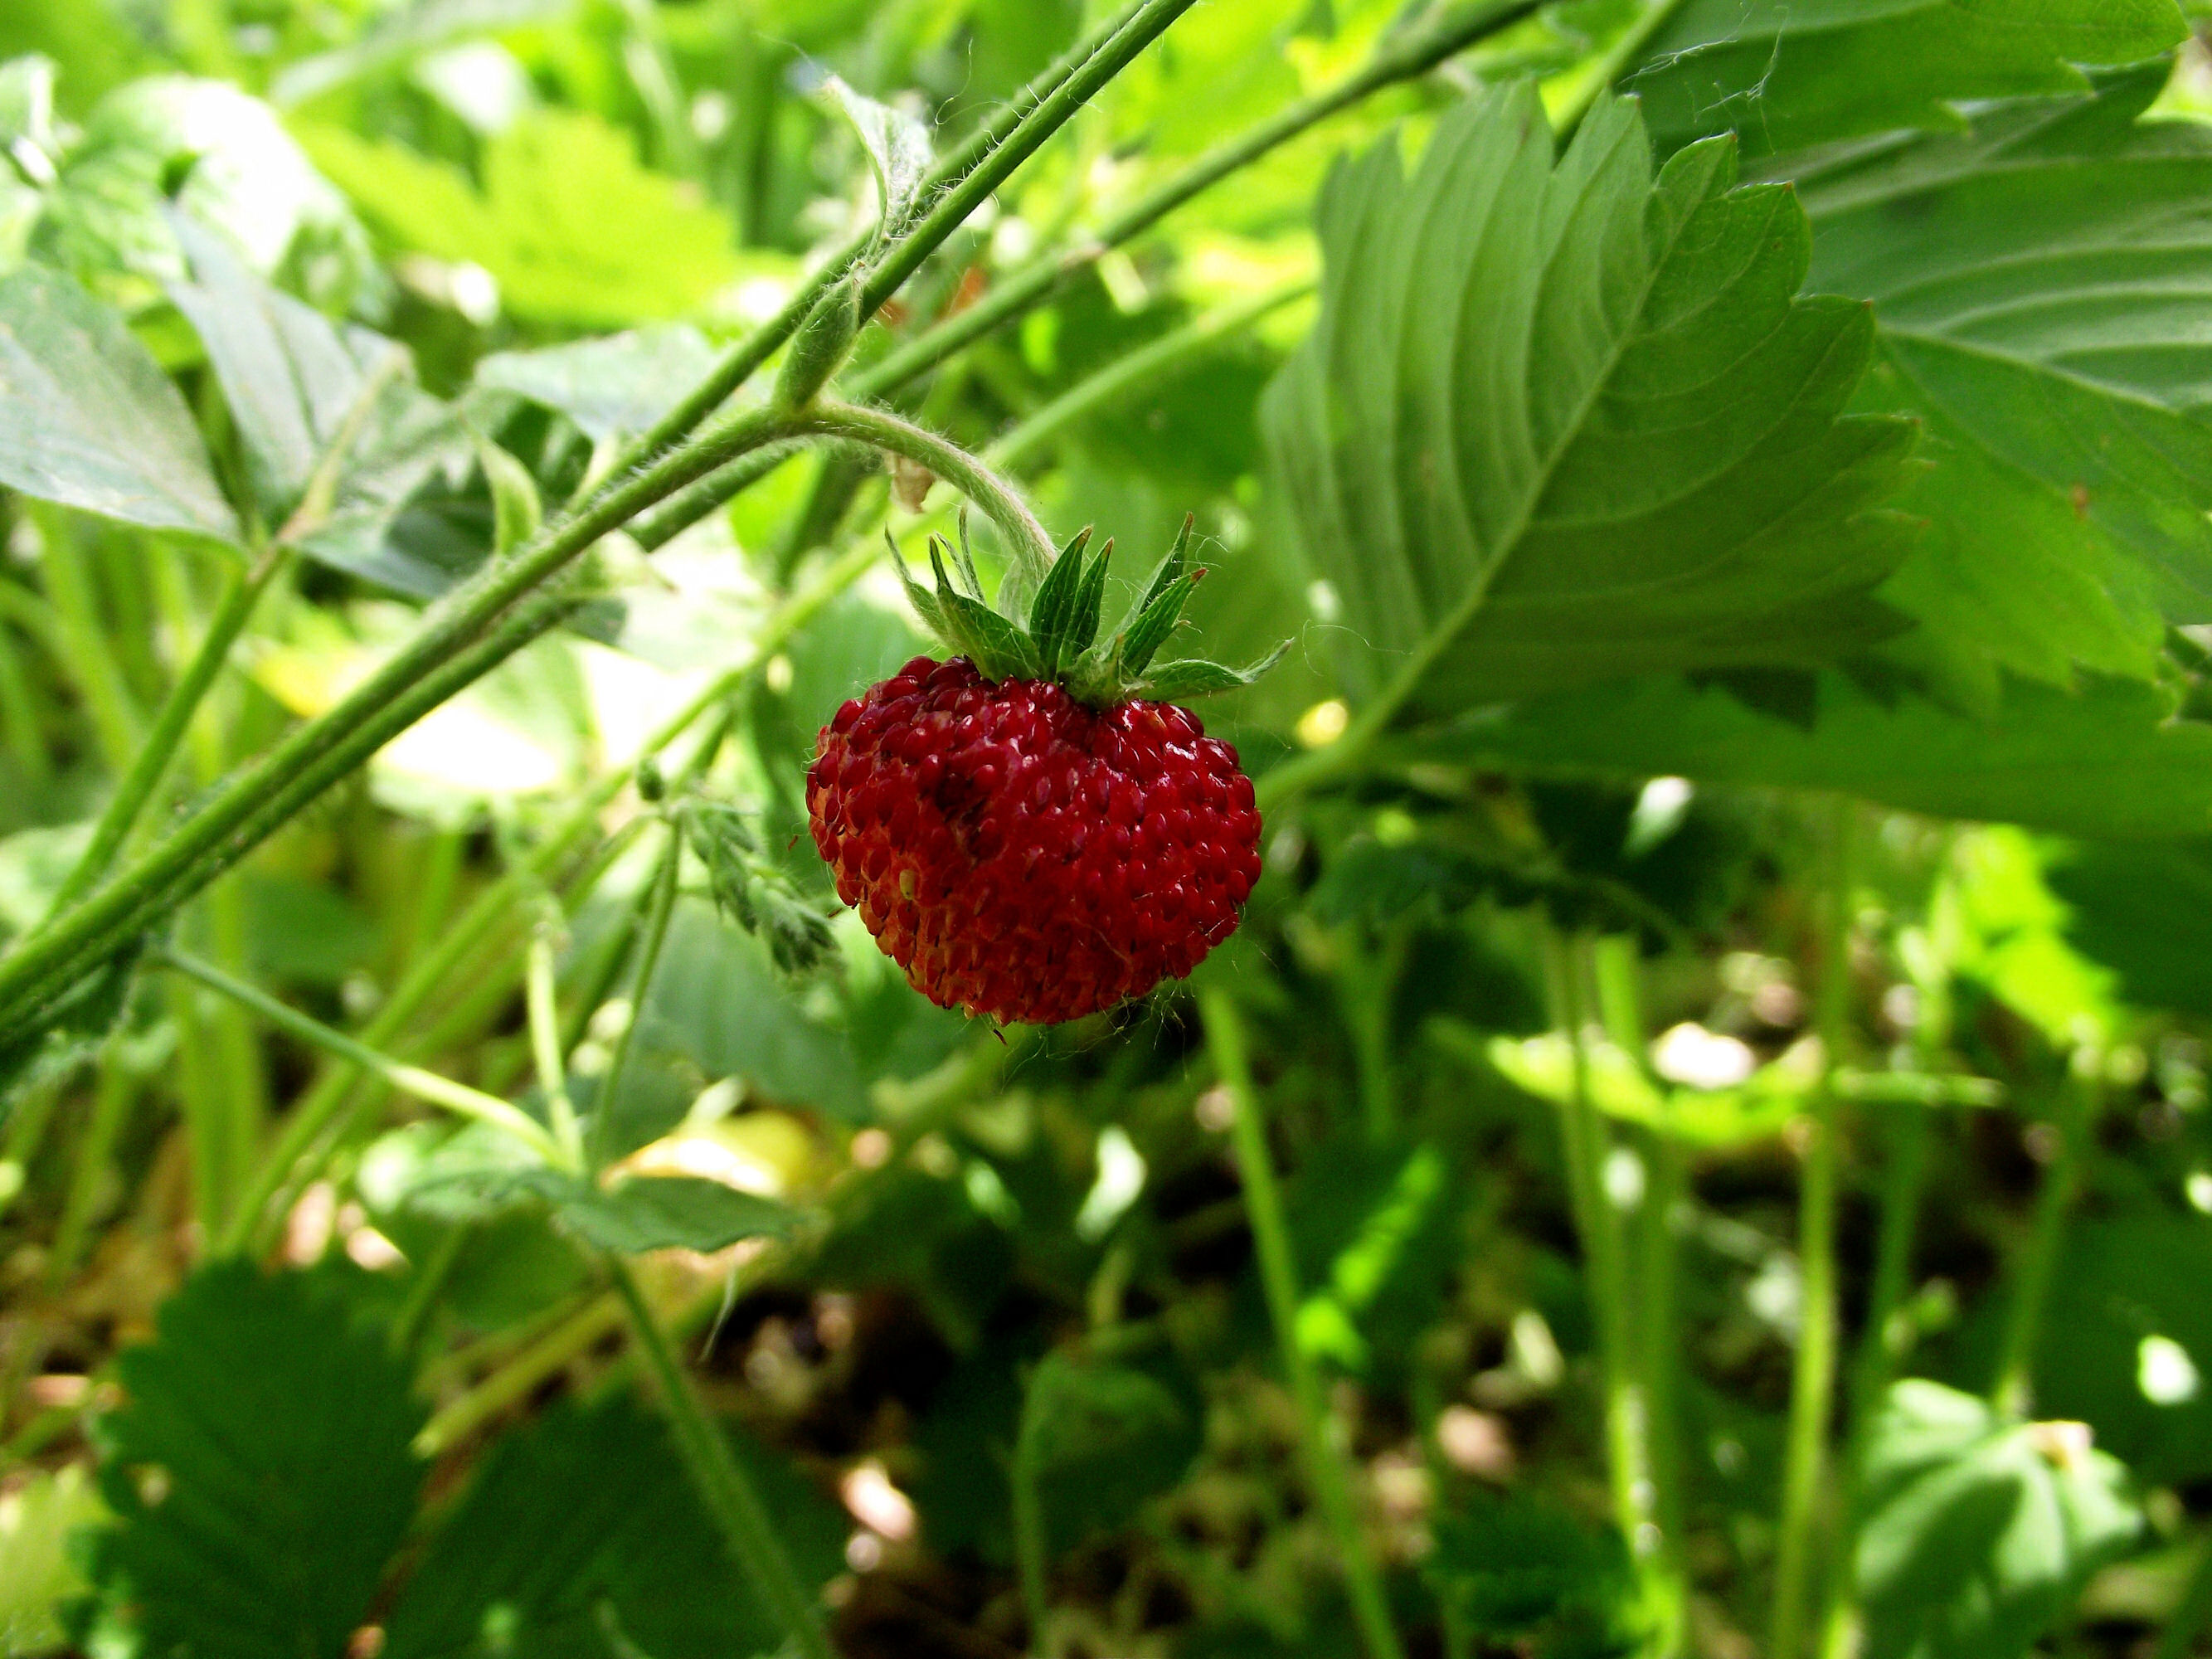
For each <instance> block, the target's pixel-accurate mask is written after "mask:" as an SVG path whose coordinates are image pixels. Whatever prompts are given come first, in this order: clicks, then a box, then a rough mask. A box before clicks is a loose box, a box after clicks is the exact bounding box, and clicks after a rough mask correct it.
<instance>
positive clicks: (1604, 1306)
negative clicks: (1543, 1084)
mask: <svg viewBox="0 0 2212 1659" xmlns="http://www.w3.org/2000/svg"><path fill="white" fill-rule="evenodd" d="M1536 926H1537V928H1538V931H1539V935H1540V939H1541V944H1542V946H1543V955H1544V981H1545V988H1546V993H1547V999H1548V1000H1549V1001H1550V1003H1551V1017H1552V1023H1553V1024H1554V1025H1556V1026H1558V1027H1559V1030H1561V1031H1562V1032H1563V1033H1564V1034H1565V1037H1566V1040H1567V1045H1568V1053H1569V1054H1570V1055H1571V1059H1572V1065H1573V1079H1574V1086H1573V1089H1572V1091H1571V1093H1570V1095H1569V1097H1568V1098H1567V1100H1566V1102H1565V1103H1564V1104H1563V1105H1562V1106H1561V1108H1560V1111H1559V1130H1560V1139H1561V1142H1562V1145H1563V1146H1564V1148H1565V1162H1566V1170H1567V1192H1568V1197H1569V1200H1570V1202H1571V1205H1572V1206H1573V1209H1574V1217H1575V1231H1576V1233H1577V1237H1579V1238H1580V1240H1581V1243H1582V1249H1583V1280H1584V1282H1585V1284H1586V1285H1587V1287H1588V1294H1589V1303H1590V1309H1591V1311H1592V1313H1593V1314H1594V1315H1595V1319H1596V1324H1597V1337H1598V1344H1597V1346H1598V1373H1599V1382H1600V1387H1601V1392H1602V1396H1603V1401H1604V1414H1605V1444H1606V1475H1607V1486H1608V1487H1609V1488H1610V1490H1611V1492H1612V1494H1613V1519H1614V1522H1615V1524H1617V1525H1618V1526H1619V1527H1620V1535H1621V1541H1622V1542H1624V1543H1625V1544H1626V1545H1627V1547H1628V1550H1629V1553H1630V1556H1631V1557H1632V1559H1634V1560H1635V1561H1636V1563H1637V1564H1638V1577H1641V1578H1644V1579H1645V1580H1647V1581H1648V1580H1649V1578H1650V1567H1649V1563H1650V1559H1651V1557H1652V1556H1653V1554H1654V1553H1655V1546H1656V1543H1657V1542H1658V1541H1659V1540H1658V1530H1659V1529H1658V1527H1657V1525H1656V1522H1654V1520H1653V1518H1652V1510H1653V1505H1652V1485H1651V1472H1650V1456H1649V1453H1648V1451H1647V1449H1646V1447H1645V1443H1644V1434H1645V1429H1644V1422H1645V1416H1646V1411H1647V1402H1646V1401H1645V1400H1644V1395H1643V1391H1642V1389H1640V1388H1639V1387H1638V1383H1637V1380H1636V1377H1635V1376H1634V1374H1633V1372H1632V1369H1631V1361H1632V1357H1633V1354H1634V1351H1635V1340H1634V1336H1633V1333H1632V1319H1631V1315H1630V1312H1629V1307H1628V1273H1627V1264H1626V1250H1625V1249H1624V1246H1623V1242H1622V1239H1621V1228H1620V1212H1619V1206H1616V1205H1615V1204H1614V1202H1613V1198H1612V1196H1611V1194H1609V1193H1608V1192H1607V1190H1606V1175H1607V1164H1608V1163H1609V1161H1610V1159H1611V1157H1612V1153H1613V1134H1612V1131H1611V1130H1610V1129H1609V1128H1608V1127H1607V1124H1606V1121H1605V1118H1604V1116H1603V1115H1601V1113H1600V1112H1599V1110H1598V1109H1597V1105H1596V1103H1595V1099H1594V1097H1592V1094H1591V1091H1590V1080H1589V1047H1588V1042H1587V1036H1586V1027H1587V1025H1588V1024H1589V1017H1588V1012H1587V1010H1586V1008H1585V1006H1584V1003H1583V977H1584V975H1585V972H1586V971H1587V969H1588V968H1589V945H1588V943H1587V941H1577V943H1575V944H1570V943H1569V942H1568V941H1567V940H1566V939H1563V938H1561V937H1560V934H1559V929H1558V927H1556V926H1555V925H1554V924H1553V921H1552V920H1551V918H1550V917H1549V916H1548V915H1546V914H1544V913H1543V912H1542V911H1541V909H1540V910H1539V911H1538V912H1537V913H1536Z"/></svg>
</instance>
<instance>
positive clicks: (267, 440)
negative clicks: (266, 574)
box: [170, 216, 471, 596]
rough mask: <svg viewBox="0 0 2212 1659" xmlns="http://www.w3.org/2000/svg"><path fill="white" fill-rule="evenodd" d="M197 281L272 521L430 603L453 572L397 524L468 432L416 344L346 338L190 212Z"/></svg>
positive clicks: (186, 301) (183, 241) (182, 289)
mask: <svg viewBox="0 0 2212 1659" xmlns="http://www.w3.org/2000/svg"><path fill="white" fill-rule="evenodd" d="M175 228H176V233H177V238H178V241H179V244H180V245H181V246H183V247H184V248H185V252H187V253H188V254H189V255H190V257H191V263H192V268H193V280H192V281H191V282H185V283H175V284H173V285H172V286H171V289H170V297H171V298H172V299H173V301H175V302H176V306H177V308H178V309H179V311H181V312H182V313H184V314H185V318H186V319H187V320H189V321H190V322H191V325H192V327H193V329H194V331H196V332H197V334H198V335H199V337H200V343H202V344H203V345H204V346H205V347H206V348H207V353H208V360H209V362H210V364H211V365H212V366H213V368H214V369H215V372H216V380H218V381H219V382H220V383H221V384H222V390H223V397H224V399H225V401H226V402H228V404H229V406H230V411H231V419H232V421H233V422H234V423H235V425H236V426H237V428H238V431H239V435H240V439H241V440H242V441H243V443H244V447H245V449H246V467H247V471H248V474H249V477H250V480H251V483H252V489H253V495H254V498H255V501H256V504H257V506H258V509H259V512H260V513H261V516H262V520H263V522H264V524H265V525H266V526H268V528H269V530H270V532H272V533H274V532H277V531H279V530H282V531H283V533H284V536H285V538H286V539H287V540H289V541H291V542H293V543H295V544H296V545H298V546H299V547H300V548H301V550H303V551H304V552H306V553H307V555H308V556H311V557H313V558H317V559H319V560H321V561H322V562H324V563H326V564H330V565H332V566H335V567H337V568H339V569H342V570H349V571H351V572H352V573H353V574H356V575H360V576H365V577H368V579H369V580H373V581H379V582H382V583H384V584H385V585H386V586H392V587H397V588H399V589H400V590H401V591H403V592H411V593H419V594H423V595H425V596H428V595H430V594H435V593H436V592H441V591H442V590H443V589H444V588H445V587H446V586H449V585H450V583H451V580H452V575H451V573H450V571H448V570H447V569H446V568H444V567H442V566H434V565H431V564H429V563H428V562H425V561H423V560H421V559H419V558H416V557H415V556H412V555H410V554H409V553H408V552H407V551H406V550H404V549H403V548H401V547H398V546H396V545H393V544H392V543H391V541H390V539H389V536H390V532H391V529H392V521H393V520H394V519H395V518H397V517H398V513H399V511H400V509H401V508H402V507H404V505H405V504H406V502H407V499H408V497H410V495H413V494H414V493H415V492H416V490H417V489H420V488H421V487H422V485H423V484H424V483H427V482H428V480H429V478H430V477H431V476H432V475H433V474H434V473H435V472H437V471H440V470H441V468H446V469H450V468H452V467H453V466H455V465H465V463H466V462H467V460H468V459H469V458H470V455H471V441H470V439H469V436H468V434H467V433H466V432H465V430H464V429H463V428H462V427H461V425H460V423H459V420H458V419H457V418H456V417H455V416H454V415H453V411H452V410H449V409H448V408H447V406H446V405H445V404H442V403H441V402H439V401H438V400H437V399H436V398H432V397H431V396H429V395H428V393H427V392H423V391H422V390H421V389H420V388H419V387H417V386H415V385H414V384H413V382H412V380H411V372H412V367H413V366H412V363H411V361H410V358H409V356H408V354H407V350H406V348H405V347H404V346H402V345H400V344H398V343H397V342H395V341H392V340H388V339H386V338H385V337H383V336H382V335H380V334H375V333H372V332H371V331H369V330H368V329H365V328H357V327H349V328H346V329H344V330H343V331H341V330H340V328H339V327H338V325H336V324H333V323H332V322H331V320H330V319H328V318H327V317H325V316H324V315H323V314H322V313H320V312H319V311H317V310H315V309H314V308H313V307H312V306H308V305H305V304H303V303H301V301H298V300H295V299H294V298H293V297H292V296H291V295H288V294H283V293H280V292H278V291H277V290H276V289H273V288H271V287H270V286H269V284H267V283H264V282H263V281H262V280H261V279H260V278H259V277H258V276H254V275H253V274H252V272H251V271H249V270H246V268H245V267H244V266H243V265H242V264H240V263H239V261H238V260H237V259H236V258H234V256H233V254H232V252H231V250H230V249H229V248H228V246H225V244H224V243H223V241H222V239H221V238H220V237H219V236H217V235H216V234H215V233H214V232H212V231H210V230H207V229H205V228H202V227H200V226H198V225H196V224H194V223H193V222H191V221H190V220H188V219H185V218H184V217H183V216H178V218H177V220H176V226H175Z"/></svg>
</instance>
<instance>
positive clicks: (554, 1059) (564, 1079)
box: [523, 927, 584, 1166]
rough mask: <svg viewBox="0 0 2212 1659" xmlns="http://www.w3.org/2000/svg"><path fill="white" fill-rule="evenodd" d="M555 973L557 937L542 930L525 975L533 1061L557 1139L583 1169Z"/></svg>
mask: <svg viewBox="0 0 2212 1659" xmlns="http://www.w3.org/2000/svg"><path fill="white" fill-rule="evenodd" d="M553 969H554V963H553V935H552V933H551V932H550V930H549V929H547V928H545V927H539V928H538V931H537V932H536V933H534V934H532V937H531V940H530V952H529V962H528V964H527V966H526V969H525V970H524V975H523V984H524V992H523V997H524V1002H525V1005H526V1007H527V1009H528V1011H529V1021H530V1054H531V1059H532V1061H533V1062H534V1063H535V1064H536V1066H537V1067H538V1090H539V1091H540V1092H541V1093H543V1094H544V1097H545V1109H546V1115H547V1116H548V1117H549V1118H550V1120H551V1121H552V1124H553V1138H554V1139H556V1140H557V1141H559V1142H560V1143H561V1145H562V1148H563V1149H564V1150H565V1151H566V1152H568V1161H569V1162H570V1163H571V1164H576V1165H578V1166H581V1164H583V1162H584V1137H583V1133H582V1131H580V1129H578V1128H577V1127H576V1105H575V1103H574V1101H572V1100H571V1099H569V1098H568V1059H567V1056H566V1055H565V1054H564V1053H563V1052H562V1046H561V1005H560V999H559V996H558V994H557V993H556V990H555V987H554V972H553Z"/></svg>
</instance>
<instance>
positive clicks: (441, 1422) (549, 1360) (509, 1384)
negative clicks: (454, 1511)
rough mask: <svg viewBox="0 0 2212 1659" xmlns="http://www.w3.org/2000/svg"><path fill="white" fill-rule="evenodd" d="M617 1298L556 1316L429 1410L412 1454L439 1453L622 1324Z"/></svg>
mask: <svg viewBox="0 0 2212 1659" xmlns="http://www.w3.org/2000/svg"><path fill="white" fill-rule="evenodd" d="M622 1324H623V1304H622V1300H621V1298H620V1297H616V1296H612V1295H608V1296H602V1297H596V1298H594V1299H593V1300H592V1301H591V1302H589V1303H586V1304H585V1306H584V1307H583V1309H582V1310H580V1311H579V1312H577V1313H575V1314H574V1315H572V1316H568V1317H567V1318H564V1319H560V1320H556V1321H555V1322H553V1324H552V1328H550V1330H548V1331H547V1332H546V1333H545V1334H544V1335H543V1336H541V1337H539V1338H538V1340H536V1341H535V1342H532V1343H531V1344H530V1345H529V1346H527V1347H526V1348H525V1349H524V1350H523V1351H522V1352H520V1354H517V1355H516V1356H515V1357H514V1358H513V1359H511V1360H509V1361H508V1362H507V1364H504V1365H502V1366H501V1367H500V1369H499V1370H497V1371H495V1373H493V1375H492V1376H489V1377H487V1378H485V1379H484V1381H483V1383H479V1384H478V1385H477V1387H475V1388H473V1389H469V1390H468V1391H467V1392H466V1393H465V1394H463V1395H461V1396H460V1397H459V1399H458V1400H455V1401H453V1402H452V1403H451V1404H450V1405H447V1406H446V1407H443V1408H442V1409H441V1410H440V1411H438V1412H436V1413H433V1414H432V1416H431V1418H430V1420H429V1421H428V1423H425V1424H424V1425H422V1430H421V1431H420V1432H418V1433H417V1434H416V1437H415V1455H416V1456H417V1457H425V1458H428V1457H441V1456H443V1455H445V1454H446V1453H447V1452H448V1451H451V1450H452V1449H453V1448H454V1447H455V1446H458V1445H459V1444H460V1443H462V1442H463V1441H464V1440H466V1439H467V1438H468V1437H470V1436H471V1435H472V1434H474V1433H475V1432H476V1431H477V1430H478V1429H480V1428H482V1427H483V1425H485V1424H487V1423H489V1422H490V1421H491V1419H494V1418H495V1417H497V1416H498V1415H499V1414H500V1413H501V1412H503V1411H505V1410H507V1408H508V1407H510V1406H515V1405H519V1404H520V1403H521V1402H522V1401H525V1400H526V1399H528V1398H529V1397H530V1396H531V1395H533V1394H535V1393H536V1392H537V1391H538V1389H539V1388H541V1387H543V1386H544V1383H545V1381H546V1379H547V1378H549V1377H550V1376H555V1375H556V1374H557V1373H558V1372H560V1371H561V1370H563V1369H565V1368H566V1367H567V1366H568V1365H569V1364H573V1363H574V1361H575V1360H577V1359H578V1358H581V1357H582V1356H583V1355H584V1354H586V1353H587V1352H590V1351H591V1350H592V1349H593V1348H595V1347H597V1346H599V1344H600V1343H601V1342H603V1341H605V1340H606V1339H607V1337H608V1336H610V1335H611V1334H613V1333H614V1332H616V1331H618V1330H620V1329H621V1328H622Z"/></svg>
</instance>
